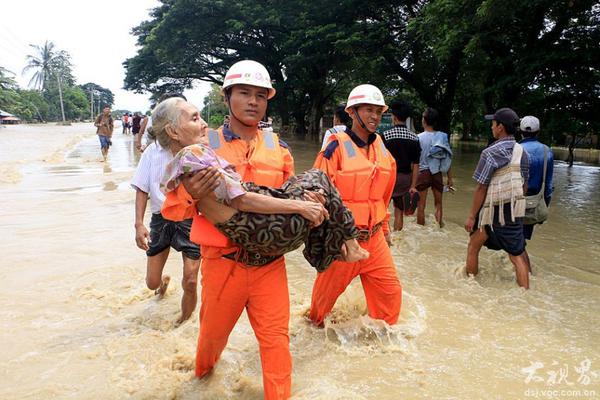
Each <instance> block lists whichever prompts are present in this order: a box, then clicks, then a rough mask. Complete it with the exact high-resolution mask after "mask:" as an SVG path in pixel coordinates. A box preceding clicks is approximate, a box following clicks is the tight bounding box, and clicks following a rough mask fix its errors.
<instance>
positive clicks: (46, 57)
mask: <svg viewBox="0 0 600 400" xmlns="http://www.w3.org/2000/svg"><path fill="white" fill-rule="evenodd" d="M30 46H31V47H33V48H34V49H35V50H36V53H37V54H36V55H31V54H30V55H28V56H27V65H26V66H25V68H23V74H25V73H26V72H27V71H29V70H32V69H33V70H35V73H34V74H33V76H32V77H31V80H30V81H29V86H30V87H33V88H34V89H38V90H43V89H44V88H45V87H46V84H47V82H48V80H50V78H51V77H53V76H55V77H56V80H57V83H58V95H59V98H60V112H61V114H62V120H63V123H64V122H65V121H66V119H65V107H64V105H63V97H62V82H61V75H62V73H63V70H64V69H65V68H68V67H69V66H70V65H71V63H70V61H69V55H68V53H67V52H65V51H56V50H55V49H54V43H52V42H48V41H47V40H46V43H44V45H43V46H37V45H33V44H30Z"/></svg>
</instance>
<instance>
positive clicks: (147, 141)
mask: <svg viewBox="0 0 600 400" xmlns="http://www.w3.org/2000/svg"><path fill="white" fill-rule="evenodd" d="M146 118H147V119H148V122H147V123H146V128H145V129H144V132H140V133H139V134H140V135H142V142H141V143H142V146H148V145H149V144H150V143H152V142H153V140H152V139H150V135H149V134H148V129H150V128H152V116H150V115H148V116H147V117H146Z"/></svg>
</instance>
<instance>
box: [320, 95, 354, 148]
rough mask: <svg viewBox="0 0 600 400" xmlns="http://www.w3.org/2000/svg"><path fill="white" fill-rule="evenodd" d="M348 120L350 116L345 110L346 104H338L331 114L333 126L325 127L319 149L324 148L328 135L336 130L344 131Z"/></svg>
mask: <svg viewBox="0 0 600 400" xmlns="http://www.w3.org/2000/svg"><path fill="white" fill-rule="evenodd" d="M349 122H350V116H349V115H348V113H347V112H346V104H345V103H342V104H338V106H337V107H336V108H335V112H334V114H333V127H332V128H329V129H327V130H326V131H325V134H324V135H323V144H322V145H321V150H325V147H326V146H327V142H328V141H329V136H331V135H332V134H334V133H337V132H345V131H346V127H347V126H348V123H349Z"/></svg>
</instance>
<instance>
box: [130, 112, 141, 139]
mask: <svg viewBox="0 0 600 400" xmlns="http://www.w3.org/2000/svg"><path fill="white" fill-rule="evenodd" d="M141 121H142V116H141V115H140V113H139V112H136V113H135V114H133V118H131V133H132V134H133V135H134V136H135V135H137V134H138V133H139V132H140V122H141Z"/></svg>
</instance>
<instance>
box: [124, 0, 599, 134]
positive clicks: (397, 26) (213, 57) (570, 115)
mask: <svg viewBox="0 0 600 400" xmlns="http://www.w3.org/2000/svg"><path fill="white" fill-rule="evenodd" d="M134 34H136V35H137V37H138V44H139V45H140V50H139V52H138V54H137V55H136V56H134V57H132V58H130V59H128V60H126V61H125V63H124V65H125V67H126V71H127V74H126V79H125V87H126V88H128V89H133V90H137V91H150V92H152V93H154V94H155V95H156V94H159V93H161V92H163V91H166V90H169V91H172V90H174V89H176V90H179V91H180V90H182V88H185V87H190V86H191V85H192V84H193V82H194V81H195V80H203V81H208V82H212V83H215V84H217V85H220V84H221V80H222V77H223V74H224V73H225V71H226V70H227V68H228V67H229V66H231V65H232V64H233V63H234V62H236V61H238V60H240V59H254V60H256V61H259V62H261V63H263V64H264V65H265V66H266V67H267V69H268V70H269V73H270V74H271V77H272V79H273V80H274V84H275V88H276V89H277V96H276V97H275V98H274V99H273V100H272V101H270V102H269V113H270V114H273V113H274V114H277V115H278V116H279V119H280V120H281V122H282V125H283V127H284V128H285V127H287V126H289V127H290V130H295V131H296V132H297V133H300V134H304V133H306V132H308V133H310V134H311V135H316V132H317V131H318V122H319V119H320V118H321V116H322V115H323V110H324V109H325V108H328V109H331V108H332V106H333V105H334V104H335V103H337V102H339V101H345V100H346V96H347V94H348V93H349V91H350V90H351V88H352V87H353V86H355V85H357V84H360V83H371V84H375V85H377V86H379V87H380V88H381V89H382V91H383V92H384V94H385V95H386V98H388V99H390V98H398V97H399V98H403V99H408V100H409V101H411V103H413V106H414V107H415V112H416V115H418V114H419V113H420V111H421V109H422V108H423V107H425V106H431V107H435V108H437V109H438V110H439V111H440V114H441V118H442V127H443V129H445V130H447V131H449V132H451V131H452V130H455V131H458V132H461V133H462V134H463V136H464V137H465V138H477V137H486V136H488V135H489V126H488V125H487V124H485V123H484V122H482V120H481V116H482V115H483V114H484V113H488V112H492V111H493V110H494V109H497V108H499V107H502V106H510V107H512V108H514V109H515V110H516V111H517V112H518V113H519V114H520V115H527V114H533V115H536V116H538V117H540V119H541V120H542V124H543V125H542V128H543V131H542V132H543V134H544V135H548V136H547V137H548V138H554V139H556V138H560V137H562V133H563V132H565V131H569V132H589V131H595V132H598V131H599V130H600V114H599V113H598V112H597V111H596V110H598V109H600V100H599V99H600V71H599V69H598V66H599V65H600V47H599V46H598V43H600V7H598V5H597V1H595V0H578V1H572V0H569V1H565V0H527V1H525V0H464V1H455V0H392V1H390V0H386V1H383V0H362V1H360V2H358V1H355V0H337V1H332V0H322V1H319V2H314V1H309V0H286V1H283V0H267V1H264V2H244V1H239V0H231V1H227V2H225V1H215V0H213V1H208V0H162V1H161V5H160V6H159V7H157V8H155V9H154V10H153V11H152V13H151V20H150V21H146V22H144V23H142V24H141V25H140V26H138V27H137V28H135V29H134ZM209 97H210V95H209ZM208 104H210V105H211V109H212V108H213V107H215V114H214V115H222V114H221V111H218V110H217V108H216V107H218V104H219V101H218V100H216V99H215V100H212V99H209V102H208V103H207V102H205V105H208ZM224 112H225V111H223V113H224ZM211 115H213V113H212V111H211ZM292 128H293V129H292ZM543 138H546V137H543Z"/></svg>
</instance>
